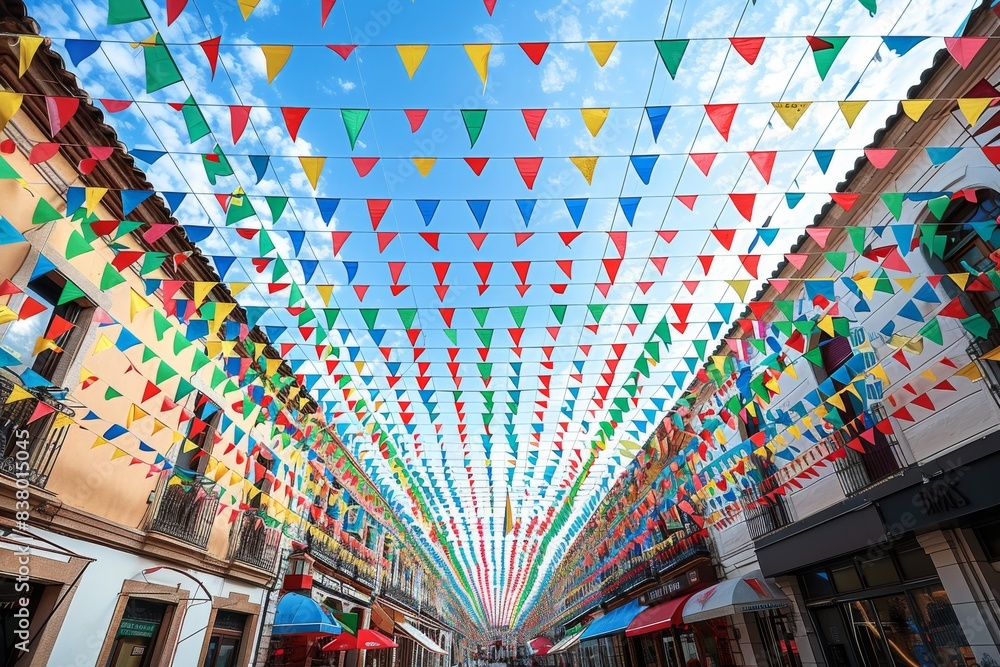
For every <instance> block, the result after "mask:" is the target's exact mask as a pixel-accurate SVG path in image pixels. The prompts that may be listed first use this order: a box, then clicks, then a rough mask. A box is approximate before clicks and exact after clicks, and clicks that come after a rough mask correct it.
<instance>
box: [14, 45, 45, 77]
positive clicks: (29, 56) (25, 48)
mask: <svg viewBox="0 0 1000 667" xmlns="http://www.w3.org/2000/svg"><path fill="white" fill-rule="evenodd" d="M44 41H45V38H44V37H39V36H38V35H21V36H20V37H18V39H17V46H18V51H20V54H19V55H20V57H21V61H20V62H19V63H18V66H17V78H19V79H20V78H21V77H22V76H24V73H25V72H27V71H28V67H30V66H31V61H32V60H34V59H35V52H36V51H38V47H39V46H41V45H42V42H44Z"/></svg>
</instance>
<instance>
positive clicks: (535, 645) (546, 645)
mask: <svg viewBox="0 0 1000 667" xmlns="http://www.w3.org/2000/svg"><path fill="white" fill-rule="evenodd" d="M528 650H530V651H531V654H532V655H548V653H549V651H551V650H552V640H551V639H549V638H548V637H535V638H534V639H532V640H531V641H530V642H528Z"/></svg>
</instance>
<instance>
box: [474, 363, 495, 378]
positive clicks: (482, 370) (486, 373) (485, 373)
mask: <svg viewBox="0 0 1000 667" xmlns="http://www.w3.org/2000/svg"><path fill="white" fill-rule="evenodd" d="M476 366H477V367H478V368H479V375H481V376H482V378H483V379H484V380H485V379H486V378H488V377H490V376H491V375H492V374H493V364H490V363H478V364H476Z"/></svg>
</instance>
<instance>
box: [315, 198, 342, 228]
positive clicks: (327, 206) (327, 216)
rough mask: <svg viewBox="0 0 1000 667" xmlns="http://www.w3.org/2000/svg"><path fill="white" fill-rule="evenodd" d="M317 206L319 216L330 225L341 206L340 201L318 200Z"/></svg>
mask: <svg viewBox="0 0 1000 667" xmlns="http://www.w3.org/2000/svg"><path fill="white" fill-rule="evenodd" d="M316 206H318V207H319V215H320V217H321V218H323V222H324V223H326V224H328V225H329V224H330V221H331V220H332V219H333V214H334V213H336V212H337V207H338V206H340V200H339V199H317V200H316Z"/></svg>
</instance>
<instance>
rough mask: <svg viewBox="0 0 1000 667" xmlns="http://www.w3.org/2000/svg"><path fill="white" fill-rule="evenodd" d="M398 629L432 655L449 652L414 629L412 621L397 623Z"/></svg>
mask: <svg viewBox="0 0 1000 667" xmlns="http://www.w3.org/2000/svg"><path fill="white" fill-rule="evenodd" d="M396 628H397V629H399V630H402V631H403V634H405V635H408V636H409V637H410V638H411V639H412V640H413V641H415V642H417V643H418V644H420V645H421V646H423V647H424V648H425V649H427V650H428V651H430V652H431V653H440V654H441V655H444V654H446V653H447V651H445V650H444V649H443V648H441V647H440V646H438V645H437V644H436V643H435V642H434V640H433V639H431V638H430V637H428V636H427V635H425V634H424V633H422V632H420V630H417V629H416V628H415V627H413V625H411V624H410V619H406V620H405V621H401V622H397V623H396Z"/></svg>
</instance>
